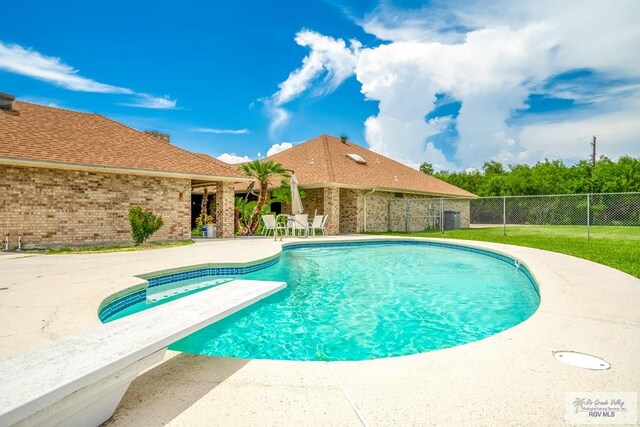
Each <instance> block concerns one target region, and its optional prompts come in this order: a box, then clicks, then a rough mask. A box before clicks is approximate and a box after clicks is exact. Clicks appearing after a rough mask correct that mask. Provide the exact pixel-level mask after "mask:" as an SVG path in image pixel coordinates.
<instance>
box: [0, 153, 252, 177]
mask: <svg viewBox="0 0 640 427" xmlns="http://www.w3.org/2000/svg"><path fill="white" fill-rule="evenodd" d="M0 165H10V166H24V167H35V168H50V169H66V170H79V171H86V172H104V173H120V174H127V175H142V176H157V177H163V178H182V179H191V180H199V181H219V182H251V181H253V179H252V178H248V177H247V178H245V177H235V176H225V175H206V174H193V173H187V172H172V171H159V170H153V169H136V168H125V167H117V166H103V165H89V164H82V163H67V162H53V161H50V160H34V159H23V158H16V157H0Z"/></svg>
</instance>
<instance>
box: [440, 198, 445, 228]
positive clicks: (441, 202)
mask: <svg viewBox="0 0 640 427" xmlns="http://www.w3.org/2000/svg"><path fill="white" fill-rule="evenodd" d="M440 232H441V233H442V234H444V197H440Z"/></svg>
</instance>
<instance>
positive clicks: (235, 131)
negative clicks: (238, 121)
mask: <svg viewBox="0 0 640 427" xmlns="http://www.w3.org/2000/svg"><path fill="white" fill-rule="evenodd" d="M192 132H199V133H214V134H222V135H244V134H247V133H249V129H215V128H197V129H193V131H192Z"/></svg>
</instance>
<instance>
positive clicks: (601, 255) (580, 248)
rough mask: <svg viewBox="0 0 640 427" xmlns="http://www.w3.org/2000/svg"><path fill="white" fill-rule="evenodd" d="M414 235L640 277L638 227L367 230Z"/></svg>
mask: <svg viewBox="0 0 640 427" xmlns="http://www.w3.org/2000/svg"><path fill="white" fill-rule="evenodd" d="M370 234H384V235H399V236H415V237H442V238H449V239H464V240H480V241H484V242H495V243H504V244H507V245H516V246H527V247H530V248H537V249H544V250H547V251H553V252H559V253H563V254H567V255H573V256H575V257H578V258H584V259H587V260H589V261H594V262H597V263H600V264H604V265H608V266H609V267H613V268H616V269H618V270H621V271H624V272H625V273H628V274H631V275H632V276H635V277H638V278H640V227H592V228H591V239H587V238H586V228H585V227H580V226H575V227H574V226H522V227H507V235H506V236H503V235H502V227H487V228H467V229H460V230H449V231H445V232H444V234H442V233H441V232H440V231H425V232H417V233H370Z"/></svg>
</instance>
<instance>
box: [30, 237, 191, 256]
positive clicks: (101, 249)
mask: <svg viewBox="0 0 640 427" xmlns="http://www.w3.org/2000/svg"><path fill="white" fill-rule="evenodd" d="M192 243H194V241H193V240H178V241H170V242H147V243H145V244H143V245H140V246H134V245H123V246H83V247H76V248H50V249H44V250H37V249H34V250H28V251H24V252H38V253H45V254H46V255H58V254H101V253H108V252H133V251H146V250H149V249H164V248H173V247H177V246H187V245H191V244H192Z"/></svg>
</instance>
